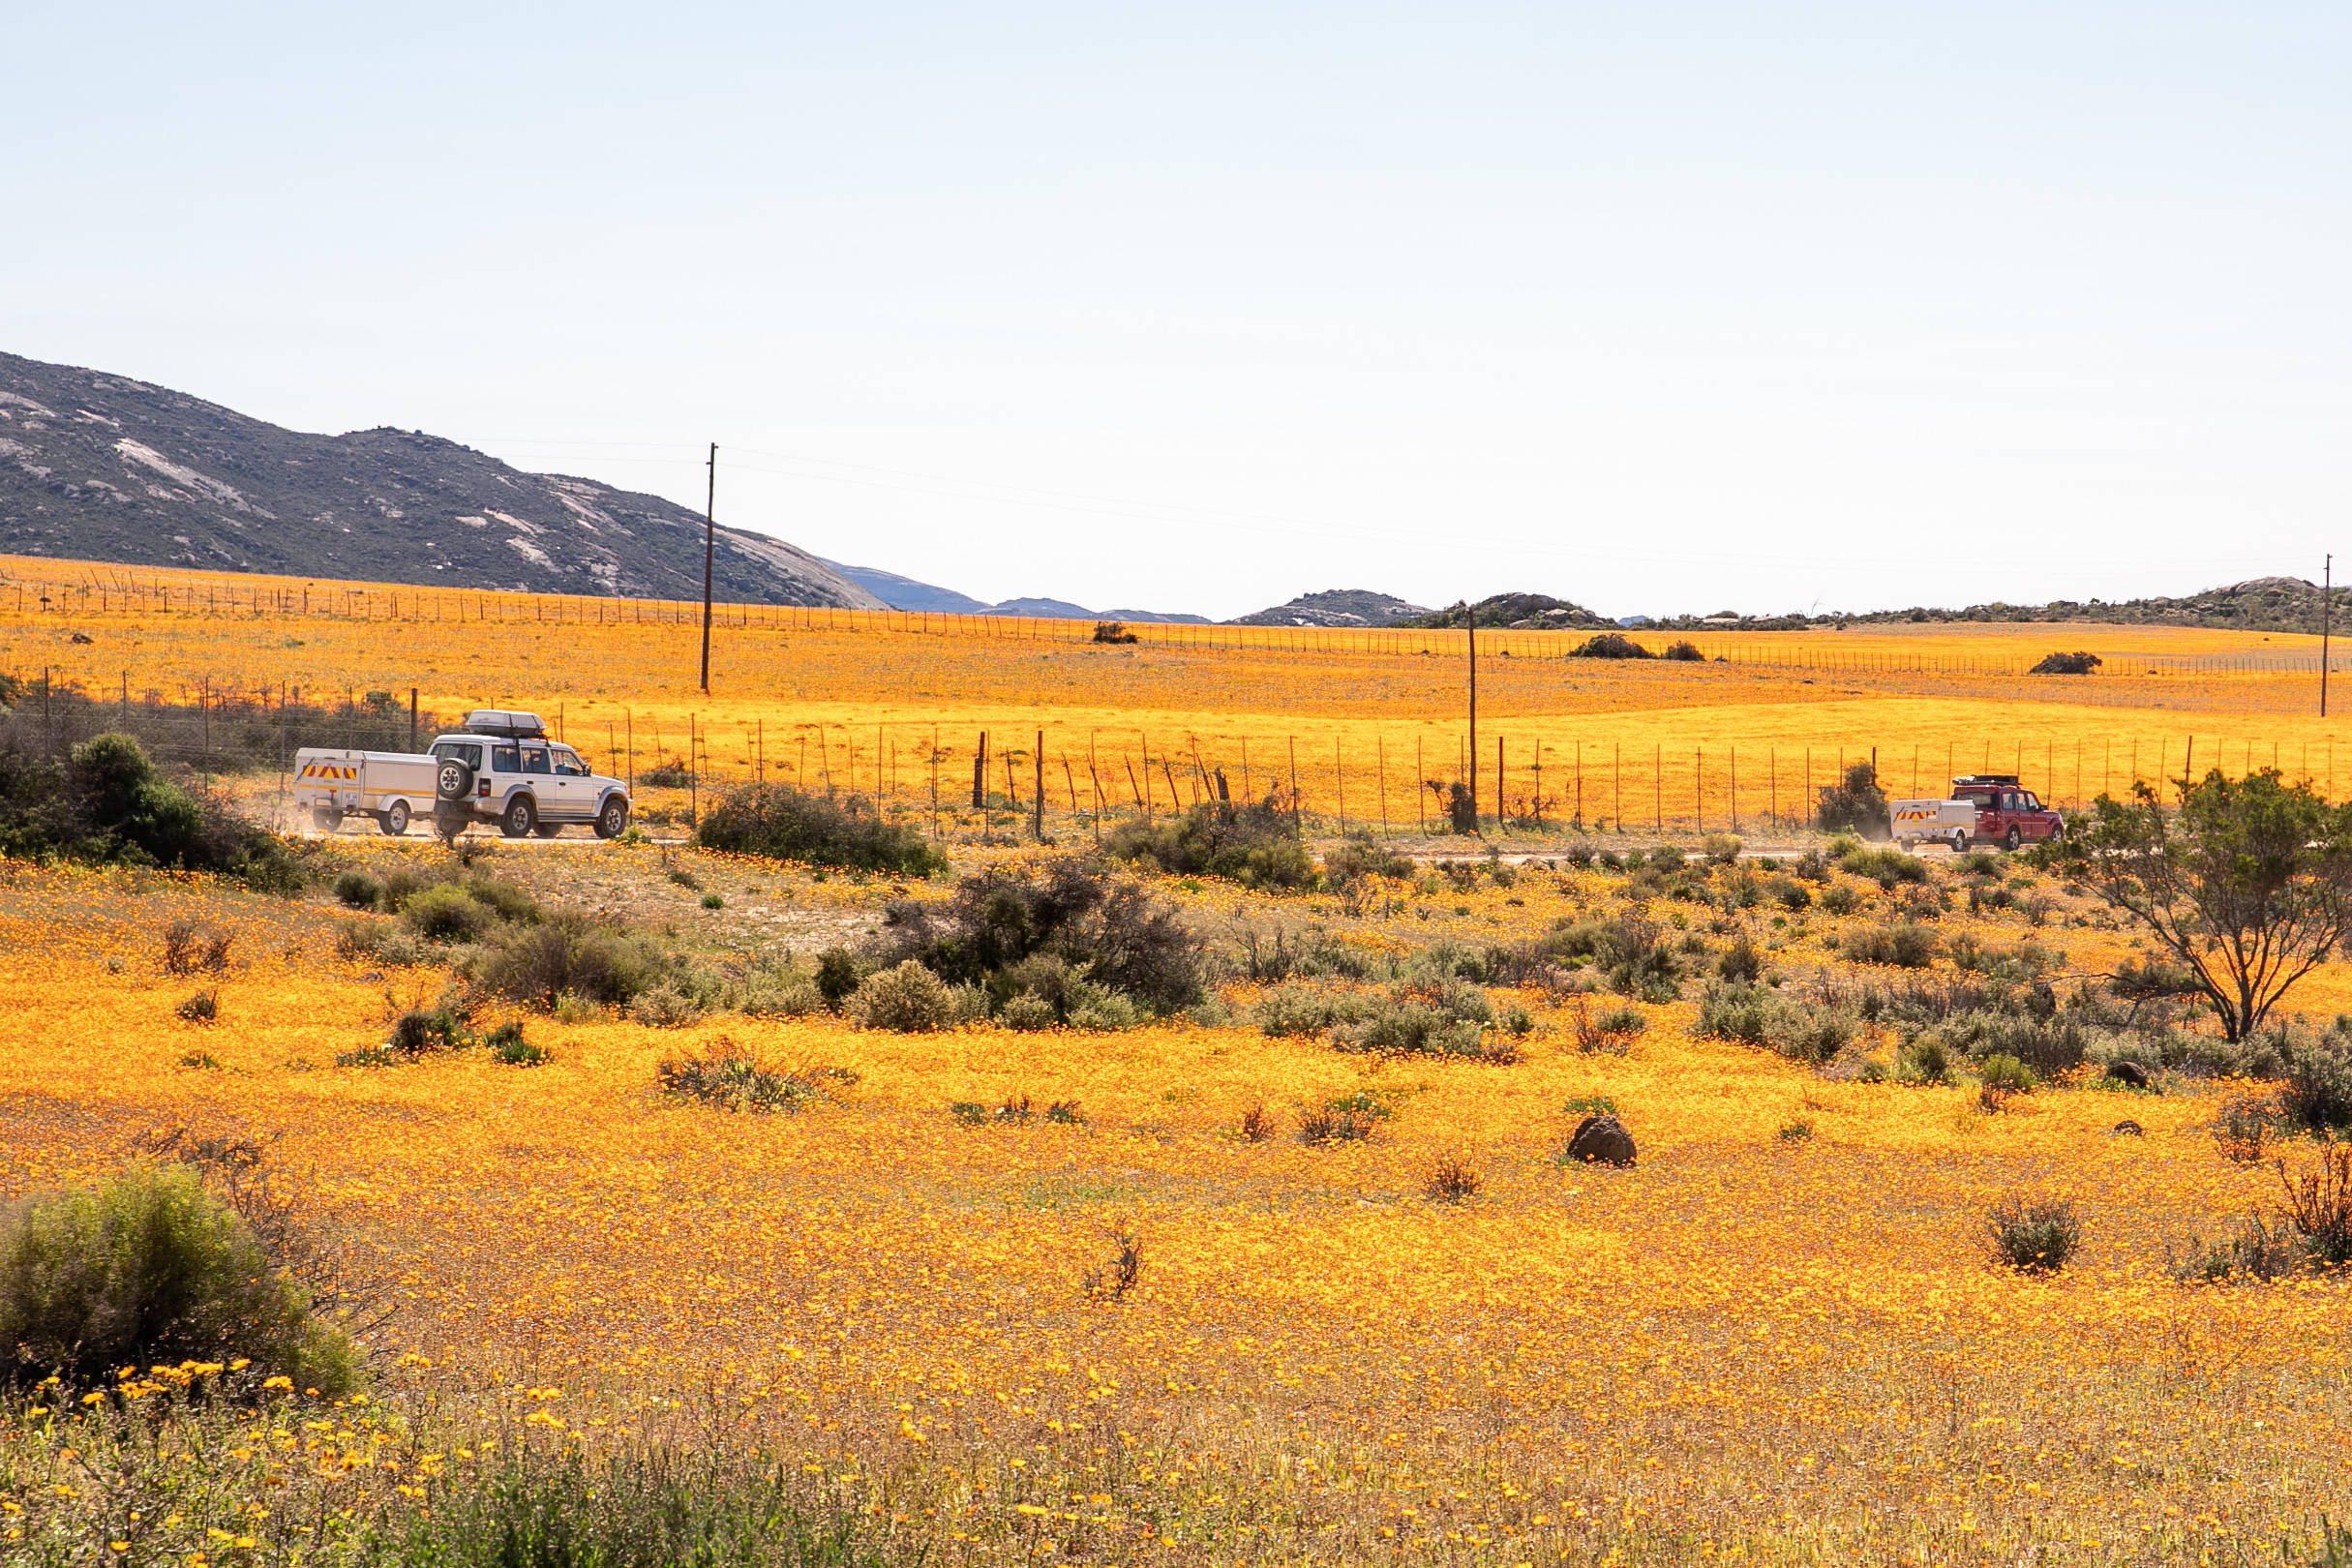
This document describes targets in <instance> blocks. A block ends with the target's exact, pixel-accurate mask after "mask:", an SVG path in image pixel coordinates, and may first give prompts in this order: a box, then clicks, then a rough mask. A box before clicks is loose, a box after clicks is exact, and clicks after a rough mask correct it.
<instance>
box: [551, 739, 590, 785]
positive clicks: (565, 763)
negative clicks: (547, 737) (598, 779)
mask: <svg viewBox="0 0 2352 1568" xmlns="http://www.w3.org/2000/svg"><path fill="white" fill-rule="evenodd" d="M555 756H556V771H557V772H558V773H561V774H562V775H563V776H564V777H565V778H586V777H588V764H586V763H584V762H582V761H581V760H580V758H579V757H578V756H577V755H576V754H574V753H572V752H569V751H566V750H564V749H563V748H562V747H560V746H558V747H557V748H556V752H555Z"/></svg>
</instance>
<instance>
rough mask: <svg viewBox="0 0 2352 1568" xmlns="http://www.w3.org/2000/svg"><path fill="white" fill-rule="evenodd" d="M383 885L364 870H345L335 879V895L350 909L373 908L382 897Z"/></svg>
mask: <svg viewBox="0 0 2352 1568" xmlns="http://www.w3.org/2000/svg"><path fill="white" fill-rule="evenodd" d="M383 895H384V885H383V884H382V883H380V882H378V881H377V879H376V878H374V877H372V876H370V875H368V873H366V872H365V871H346V872H345V873H344V874H343V875H342V876H339V877H337V878H336V879H335V896H336V897H337V898H340V899H342V900H343V902H344V904H345V905H346V906H347V907H348V908H351V909H374V908H375V907H376V906H377V903H378V902H379V901H380V900H381V899H382V898H383Z"/></svg>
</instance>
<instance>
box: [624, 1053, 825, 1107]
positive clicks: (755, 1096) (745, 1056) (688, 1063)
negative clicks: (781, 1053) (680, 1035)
mask: <svg viewBox="0 0 2352 1568" xmlns="http://www.w3.org/2000/svg"><path fill="white" fill-rule="evenodd" d="M653 1076H654V1077H655V1078H656V1079H657V1080H658V1081H659V1082H660V1084H661V1086H662V1088H663V1090H665V1091H666V1092H668V1093H670V1094H673V1095H677V1096H678V1097H679V1098H680V1099H684V1100H699V1101H702V1102H703V1103H704V1104H707V1105H716V1106H719V1107H720V1108H721V1109H724V1110H733V1111H783V1112H786V1113H788V1114H789V1113H792V1112H797V1111H803V1110H806V1109H808V1108H809V1107H810V1106H812V1105H815V1104H818V1103H820V1102H822V1101H824V1100H825V1099H826V1098H827V1096H826V1092H825V1077H826V1075H825V1074H824V1073H823V1072H821V1071H820V1070H816V1069H813V1068H800V1069H797V1070H791V1071H784V1070H778V1069H774V1068H767V1067H762V1066H761V1065H760V1063H759V1062H758V1061H757V1060H756V1059H755V1058H753V1057H752V1055H751V1054H750V1053H749V1052H748V1051H745V1050H743V1049H742V1048H741V1047H740V1046H739V1045H736V1044H734V1043H733V1042H732V1041H728V1040H721V1041H719V1042H718V1044H717V1045H715V1046H714V1047H713V1048H712V1049H711V1050H709V1052H708V1053H705V1054H702V1055H698V1056H687V1057H678V1058H665V1059H663V1060H662V1061H661V1062H660V1063H659V1064H657V1065H656V1066H655V1067H654V1069H653Z"/></svg>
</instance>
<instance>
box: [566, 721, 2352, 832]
mask: <svg viewBox="0 0 2352 1568" xmlns="http://www.w3.org/2000/svg"><path fill="white" fill-rule="evenodd" d="M1048 722H1049V723H1050V721H1048ZM569 739H571V742H572V743H573V744H574V745H575V746H577V747H579V749H581V750H582V751H583V752H586V753H588V754H589V755H590V756H591V757H593V758H595V759H596V760H597V761H598V762H599V763H600V764H602V765H603V766H605V767H606V768H607V769H609V770H610V771H611V772H613V773H614V774H615V775H616V776H622V777H627V778H629V779H630V780H631V782H632V783H633V784H642V783H646V782H648V781H649V782H651V783H653V784H655V785H658V786H661V787H665V788H671V789H676V788H679V787H685V788H687V789H689V791H690V792H694V793H702V792H709V791H714V790H721V789H725V788H727V787H729V786H731V785H735V784H741V783H749V782H772V783H781V784H791V785H794V786H797V787H799V788H800V789H803V790H807V791H812V792H817V793H823V794H826V795H829V796H834V797H841V796H849V797H856V798H859V799H863V800H867V801H869V802H870V803H871V804H872V806H873V808H874V809H875V810H876V811H877V812H878V813H879V814H880V815H882V816H883V817H884V818H885V819H887V820H891V821H899V822H906V823H910V824H914V825H918V826H922V827H926V828H927V829H930V830H932V831H935V832H946V831H949V830H950V829H973V828H978V829H981V830H982V831H992V830H996V829H1016V830H1017V829H1021V828H1022V827H1023V825H1024V824H1026V827H1027V830H1028V831H1029V832H1030V833H1031V834H1033V835H1035V836H1050V835H1052V834H1054V833H1058V832H1060V831H1064V830H1067V829H1077V830H1080V831H1089V830H1098V829H1101V827H1103V826H1104V825H1106V824H1111V823H1116V822H1119V821H1123V820H1128V819H1132V818H1145V819H1149V818H1153V817H1156V816H1163V815H1166V814H1168V813H1171V812H1179V811H1184V810H1187V809H1190V808H1191V807H1193V806H1197V805H1200V804H1202V803H1204V802H1208V801H1233V802H1251V801H1262V800H1271V801H1273V802H1274V803H1275V804H1276V805H1277V806H1278V807H1280V808H1281V809H1283V810H1286V811H1290V812H1292V813H1293V814H1294V815H1295V816H1296V817H1297V818H1298V820H1299V821H1300V824H1301V826H1302V827H1305V828H1309V829H1313V830H1315V831H1319V832H1326V833H1329V832H1342V833H1343V832H1350V831H1359V830H1361V831H1372V832H1377V833H1380V834H1384V835H1398V834H1403V833H1415V834H1428V833H1434V832H1445V831H1451V830H1453V829H1454V822H1453V818H1452V816H1451V814H1450V813H1449V810H1448V801H1449V797H1450V795H1451V794H1452V791H1453V789H1454V788H1455V787H1456V786H1457V785H1459V786H1461V787H1462V788H1463V789H1464V790H1474V791H1475V801H1476V807H1477V809H1476V813H1475V816H1476V820H1477V823H1478V826H1479V829H1480V830H1481V831H1500V832H1503V833H1506V834H1510V835H1515V836H1518V835H1535V836H1538V837H1542V836H1549V835H1557V834H1577V833H1590V832H1613V833H1620V834H1651V835H1659V834H1674V833H1681V834H1704V833H1708V832H1716V831H1722V832H1731V833H1740V832H1749V833H1759V832H1762V833H1771V832H1792V831H1797V830H1800V829H1805V828H1808V827H1809V826H1811V824H1812V823H1813V821H1814V817H1815V810H1816V807H1817V805H1818V803H1819V801H1820V799H1821V796H1822V792H1823V791H1824V790H1825V789H1827V788H1829V787H1831V786H1834V785H1836V784H1838V783H1840V782H1841V781H1842V780H1843V779H1844V778H1845V776H1846V773H1847V770H1848V769H1849V768H1850V767H1852V766H1853V765H1854V764H1856V763H1861V762H1868V763H1870V764H1871V765H1872V767H1873V769H1874V770H1875V776H1876V777H1877V779H1878V781H1879V783H1880V786H1881V788H1882V789H1883V790H1884V791H1885V794H1886V795H1887V796H1889V797H1890V798H1896V799H1903V798H1922V797H1925V798H1943V797H1945V796H1946V795H1947V793H1948V791H1949V787H1950V783H1951V781H1952V779H1953V778H1955V777H1957V776H1959V775H1961V774H1964V773H1971V772H1995V771H1999V772H2013V773H2016V774H2018V775H2019V776H2020V777H2021V778H2022V779H2023V780H2024V782H2025V785H2026V787H2027V788H2029V789H2033V790H2035V791H2036V792H2037V793H2038V795H2039V796H2040V798H2041V799H2043V800H2044V801H2045V802H2046V803H2048V804H2050V805H2053V806H2057V807H2060V808H2066V809H2072V808H2081V807H2084V806H2087V805H2088V804H2089V803H2090V802H2091V801H2092V800H2093V799H2096V797H2098V796H2100V795H2113V796H2117V797H2127V796H2128V795H2129V794H2130V793H2131V791H2132V790H2133V788H2134V787H2135V786H2137V785H2139V784H2147V785H2150V786H2152V787H2154V788H2156V789H2157V790H2158V791H2159V793H2162V794H2169V793H2170V790H2171V786H2172V782H2173V781H2177V780H2178V779H2180V778H2182V777H2184V776H2198V777H2202V776H2203V774H2204V772H2205V770H2207V769H2213V768H2218V769H2221V770H2222V771H2223V772H2224V773H2225V774H2227V775H2229V776H2233V777H2234V776H2241V775H2243V774H2245V773H2246V772H2250V771H2253V770H2256V769H2262V768H2277V769H2280V770H2281V771H2283V772H2285V773H2287V774H2288V775H2289V776H2291V777H2295V778H2300V779H2307V780H2308V781H2309V782H2310V783H2311V785H2312V786H2313V787H2314V788H2316V789H2318V790H2320V791H2322V792H2323V793H2325V794H2326V795H2327V797H2328V798H2329V799H2334V798H2335V770H2336V769H2335V749H2334V746H2333V744H2332V743H2328V742H2322V743H2319V744H2317V745H2303V744H2297V745H2295V746H2292V747H2290V746H2286V745H2283V744H2281V743H2278V742H2272V743H2270V744H2268V745H2264V744H2261V743H2259V742H2250V741H2249V742H2236V741H2231V740H2226V739H2217V738H2211V737H2208V738H2205V739H2202V740H2200V739H2198V738H2196V737H2192V736H2151V737H2148V738H2145V739H2135V738H2129V737H2116V736H2110V735H2102V736H2099V737H2096V738H2089V737H2078V738H2075V739H2071V740H2070V741H2062V740H2059V739H2045V740H2040V741H2027V740H2022V739H2020V740H2014V741H2011V742H2010V743H2008V744H2005V745H2004V744H1998V743H1996V742H1993V741H1991V740H1985V739H1977V740H1974V741H1963V740H1958V739H1953V740H1948V741H1945V742H1943V743H1940V744H1931V743H1928V742H1923V741H1922V742H1911V743H1905V744H1900V745H1895V744H1887V745H1875V746H1874V745H1869V744H1853V743H1844V744H1841V743H1835V742H1829V743H1824V744H1820V745H1802V744H1799V745H1780V744H1774V743H1764V744H1740V743H1721V744H1700V745H1693V746H1687V747H1686V746H1679V745H1676V746H1669V745H1667V744H1666V743H1664V742H1662V741H1654V740H1637V741H1631V742H1629V741H1627V740H1626V739H1622V738H1620V737H1612V736H1611V735H1610V734H1609V733H1608V727H1607V726H1606V725H1600V726H1595V727H1594V732H1593V733H1592V734H1591V735H1589V736H1587V737H1562V736H1556V735H1544V734H1532V733H1525V732H1517V733H1514V732H1508V731H1506V732H1505V733H1500V734H1496V733H1493V732H1488V733H1484V734H1482V735H1481V736H1480V738H1479V741H1478V745H1479V751H1480V759H1479V761H1480V766H1479V768H1478V769H1476V770H1475V771H1473V770H1472V769H1471V767H1470V754H1469V737H1468V735H1467V733H1466V731H1450V732H1449V731H1445V730H1443V729H1440V728H1436V727H1423V728H1421V729H1417V730H1414V731H1411V732H1402V731H1399V732H1384V731H1382V730H1381V729H1380V727H1378V726H1370V725H1368V726H1363V727H1350V728H1347V729H1344V730H1340V731H1327V732H1325V733H1324V734H1321V735H1314V736H1301V735H1295V734H1271V733H1255V734H1251V733H1238V732H1237V733H1221V734H1215V735H1199V734H1186V735H1183V736H1180V737H1173V738H1155V737H1154V736H1153V735H1152V734H1151V733H1150V732H1148V731H1144V730H1133V731H1114V730H1093V731H1088V732H1083V733H1072V732H1070V731H1068V730H1066V729H1062V728H1056V727H1047V728H1032V727H1023V728H1021V729H1019V730H1017V731H1013V732H1011V733H1010V735H1008V734H1006V733H1004V732H1001V731H1000V732H997V733H995V734H993V735H992V734H991V733H990V732H988V731H984V730H974V731H970V732H966V733H963V734H957V735H950V734H945V733H943V732H942V731H941V730H940V729H939V728H938V727H936V726H930V725H892V724H889V723H882V724H874V725H852V724H822V723H810V724H799V725H794V726H791V727H790V728H789V729H786V728H782V727H778V728H774V729H771V728H769V726H768V725H767V724H765V723H764V722H755V723H750V724H741V723H724V722H723V723H720V724H716V725H711V724H707V723H705V722H703V721H702V720H701V719H700V718H699V716H692V715H690V716H689V717H688V719H687V722H686V725H685V726H684V730H683V733H682V734H681V733H679V729H678V725H677V724H676V723H675V721H673V722H672V723H671V725H670V727H669V730H668V733H667V734H666V735H665V734H664V733H662V732H661V730H660V729H659V727H658V726H656V725H650V724H648V721H647V719H645V718H642V717H640V716H638V715H635V714H632V713H624V714H623V716H622V717H621V718H620V719H618V720H612V721H604V722H603V724H602V734H601V735H596V736H591V735H588V734H585V733H580V731H579V727H575V733H573V734H572V735H571V736H570V738H569ZM648 759H651V760H650V761H648ZM690 809H691V807H690Z"/></svg>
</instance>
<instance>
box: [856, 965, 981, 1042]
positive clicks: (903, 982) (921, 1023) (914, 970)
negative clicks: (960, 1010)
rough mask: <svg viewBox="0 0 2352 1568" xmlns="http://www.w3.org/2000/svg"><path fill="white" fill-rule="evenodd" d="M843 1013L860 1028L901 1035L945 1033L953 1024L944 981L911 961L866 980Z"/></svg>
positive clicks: (952, 1009)
mask: <svg viewBox="0 0 2352 1568" xmlns="http://www.w3.org/2000/svg"><path fill="white" fill-rule="evenodd" d="M847 1010H848V1012H849V1015H850V1016H851V1017H853V1018H855V1019H857V1021H858V1023H859V1027H861V1028H865V1029H888V1030H891V1031H893V1032H895V1033H898V1034H902V1035H912V1034H921V1033H926V1032H928V1031H931V1030H938V1029H946V1028H948V1027H949V1026H950V1025H951V1024H953V1023H954V1022H955V1021H956V1007H955V998H954V996H953V994H952V993H950V990H949V988H948V983H947V981H945V980H941V979H940V978H939V977H938V976H937V975H935V974H933V973H932V972H931V971H930V970H928V969H925V968H924V967H923V966H922V965H921V964H920V963H918V962H916V961H915V960H914V959H912V958H909V959H907V960H905V961H904V962H902V963H900V964H897V965H896V966H894V967H892V968H890V969H884V970H879V971H877V972H875V973H874V974H872V975H869V976H867V977H866V978H865V980H864V981H863V982H862V983H861V984H859V987H858V989H857V990H856V991H854V992H852V993H851V995H850V998H849V1003H848V1007H847Z"/></svg>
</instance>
